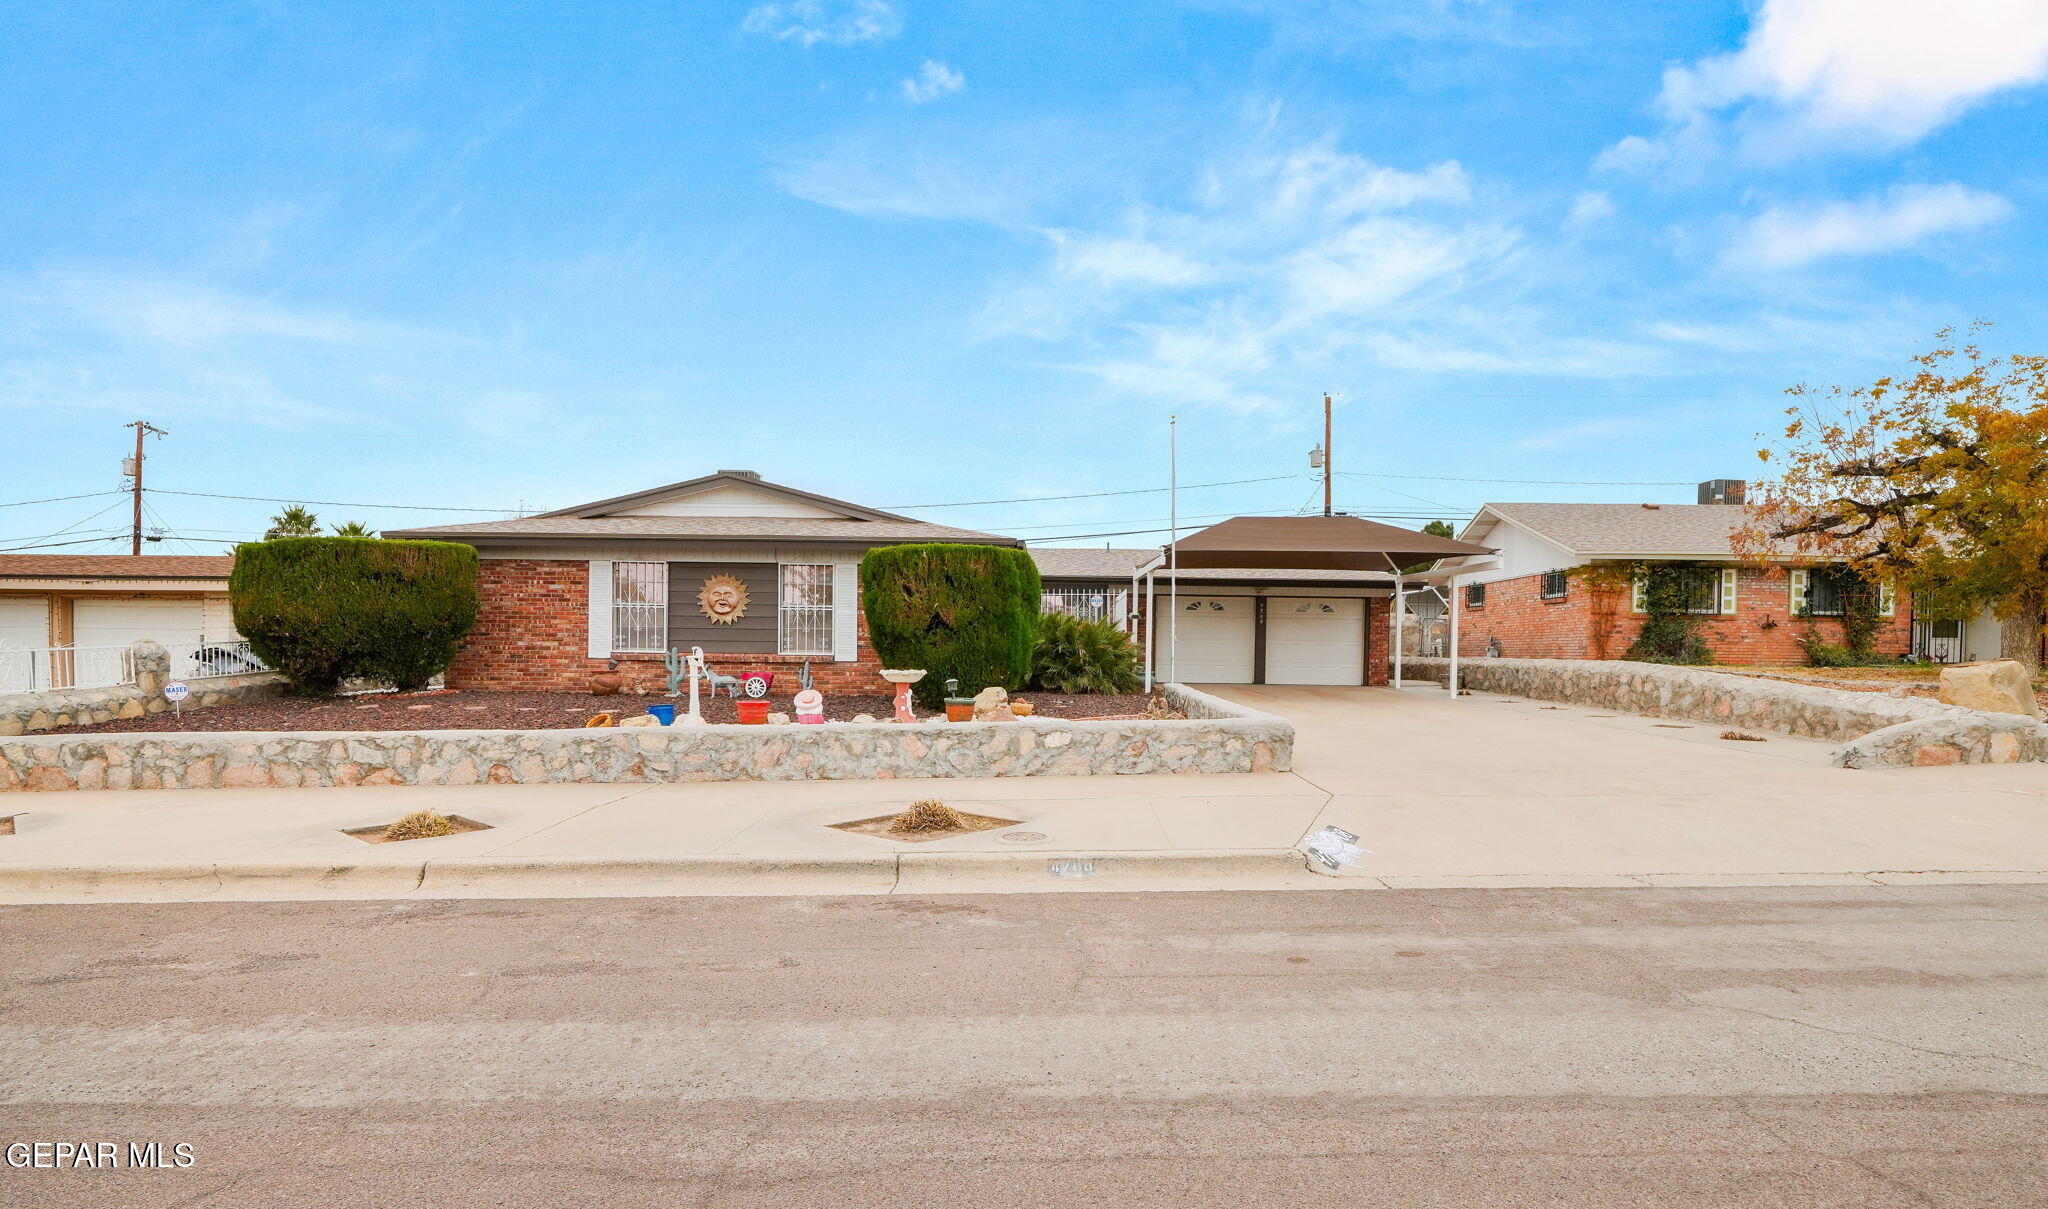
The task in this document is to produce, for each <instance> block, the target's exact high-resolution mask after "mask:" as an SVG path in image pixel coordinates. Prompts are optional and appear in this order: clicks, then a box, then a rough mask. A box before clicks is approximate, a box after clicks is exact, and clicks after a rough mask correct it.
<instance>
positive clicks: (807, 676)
mask: <svg viewBox="0 0 2048 1209" xmlns="http://www.w3.org/2000/svg"><path fill="white" fill-rule="evenodd" d="M796 686H797V687H798V688H815V687H817V686H815V685H813V684H812V683H811V661H810V660H808V659H806V660H804V666H803V669H802V670H801V671H799V672H797V674H796Z"/></svg>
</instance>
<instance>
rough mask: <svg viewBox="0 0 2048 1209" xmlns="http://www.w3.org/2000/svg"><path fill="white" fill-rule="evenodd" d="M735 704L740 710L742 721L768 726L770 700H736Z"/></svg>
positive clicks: (747, 723)
mask: <svg viewBox="0 0 2048 1209" xmlns="http://www.w3.org/2000/svg"><path fill="white" fill-rule="evenodd" d="M734 706H735V708H737V709H738V710H739V711H740V721H741V722H742V723H744V724H745V725H747V726H766V725H767V724H768V702H766V701H738V702H734Z"/></svg>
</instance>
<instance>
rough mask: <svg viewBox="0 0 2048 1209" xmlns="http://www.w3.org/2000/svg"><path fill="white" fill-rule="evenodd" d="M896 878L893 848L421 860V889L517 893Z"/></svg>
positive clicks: (741, 888) (855, 889) (692, 890)
mask: <svg viewBox="0 0 2048 1209" xmlns="http://www.w3.org/2000/svg"><path fill="white" fill-rule="evenodd" d="M895 883H896V855H895V854H894V853H876V854H875V855H873V856H860V857H758V856H734V855H725V854H704V855H693V856H682V857H626V858H611V857H591V858H584V857H551V856H532V857H516V856H472V857H451V858H448V859H446V860H437V861H428V862H427V864H426V874H425V877H424V878H423V879H422V881H421V883H420V892H421V893H422V894H424V895H427V896H439V895H447V896H449V897H451V898H453V897H461V896H462V895H464V894H470V895H476V896H478V897H499V896H501V895H503V896H512V895H517V894H520V893H523V892H528V891H533V890H538V889H543V888H544V889H545V890H546V891H547V893H548V895H551V896H563V897H573V898H596V897H603V896H606V895H617V896H622V897H631V896H647V895H661V894H801V893H806V892H808V893H823V894H836V893H846V894H862V893H877V892H886V891H888V889H889V888H890V887H891V886H893V885H895Z"/></svg>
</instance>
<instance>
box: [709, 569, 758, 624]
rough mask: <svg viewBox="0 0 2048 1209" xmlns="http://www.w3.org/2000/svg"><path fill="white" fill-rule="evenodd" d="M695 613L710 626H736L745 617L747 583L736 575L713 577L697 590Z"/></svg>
mask: <svg viewBox="0 0 2048 1209" xmlns="http://www.w3.org/2000/svg"><path fill="white" fill-rule="evenodd" d="M697 611H698V612H699V613H702V614H703V615H704V616H705V618H706V619H707V620H708V621H710V622H711V624H712V625H736V624H738V622H739V619H740V618H742V617H745V616H746V615H747V583H746V581H745V580H743V579H741V578H740V577H739V576H737V575H713V576H711V577H709V578H708V579H706V580H705V581H704V586H703V587H701V588H699V589H698V590H697Z"/></svg>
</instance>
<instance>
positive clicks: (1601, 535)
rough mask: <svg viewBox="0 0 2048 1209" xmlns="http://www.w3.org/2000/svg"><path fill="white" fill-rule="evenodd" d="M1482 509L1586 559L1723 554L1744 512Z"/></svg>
mask: <svg viewBox="0 0 2048 1209" xmlns="http://www.w3.org/2000/svg"><path fill="white" fill-rule="evenodd" d="M1486 507H1487V509H1488V510H1490V511H1492V512H1494V513H1496V514H1498V515H1499V516H1501V517H1504V518H1505V519H1507V520H1510V521H1512V522H1514V523H1515V524H1517V525H1520V526H1522V527H1523V528H1525V529H1528V530H1531V531H1532V532H1535V533H1537V534H1540V535H1542V536H1543V537H1547V538H1549V539H1550V540H1551V541H1553V542H1556V543H1557V544H1558V545H1561V546H1563V547H1564V548H1565V549H1567V550H1569V551H1571V552H1572V553H1574V554H1578V555H1580V556H1582V557H1586V558H1599V557H1612V556H1618V555H1638V554H1667V555H1676V556H1683V557H1693V558H1728V557H1730V556H1731V555H1733V553H1734V549H1733V546H1732V544H1731V542H1730V535H1731V534H1732V533H1733V532H1734V530H1735V528H1736V527H1737V526H1738V525H1740V524H1741V523H1742V519H1743V515H1744V513H1743V510H1742V509H1741V508H1738V507H1733V506H1731V505H1728V504H1648V505H1646V504H1553V503H1540V504H1488V505H1486Z"/></svg>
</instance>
